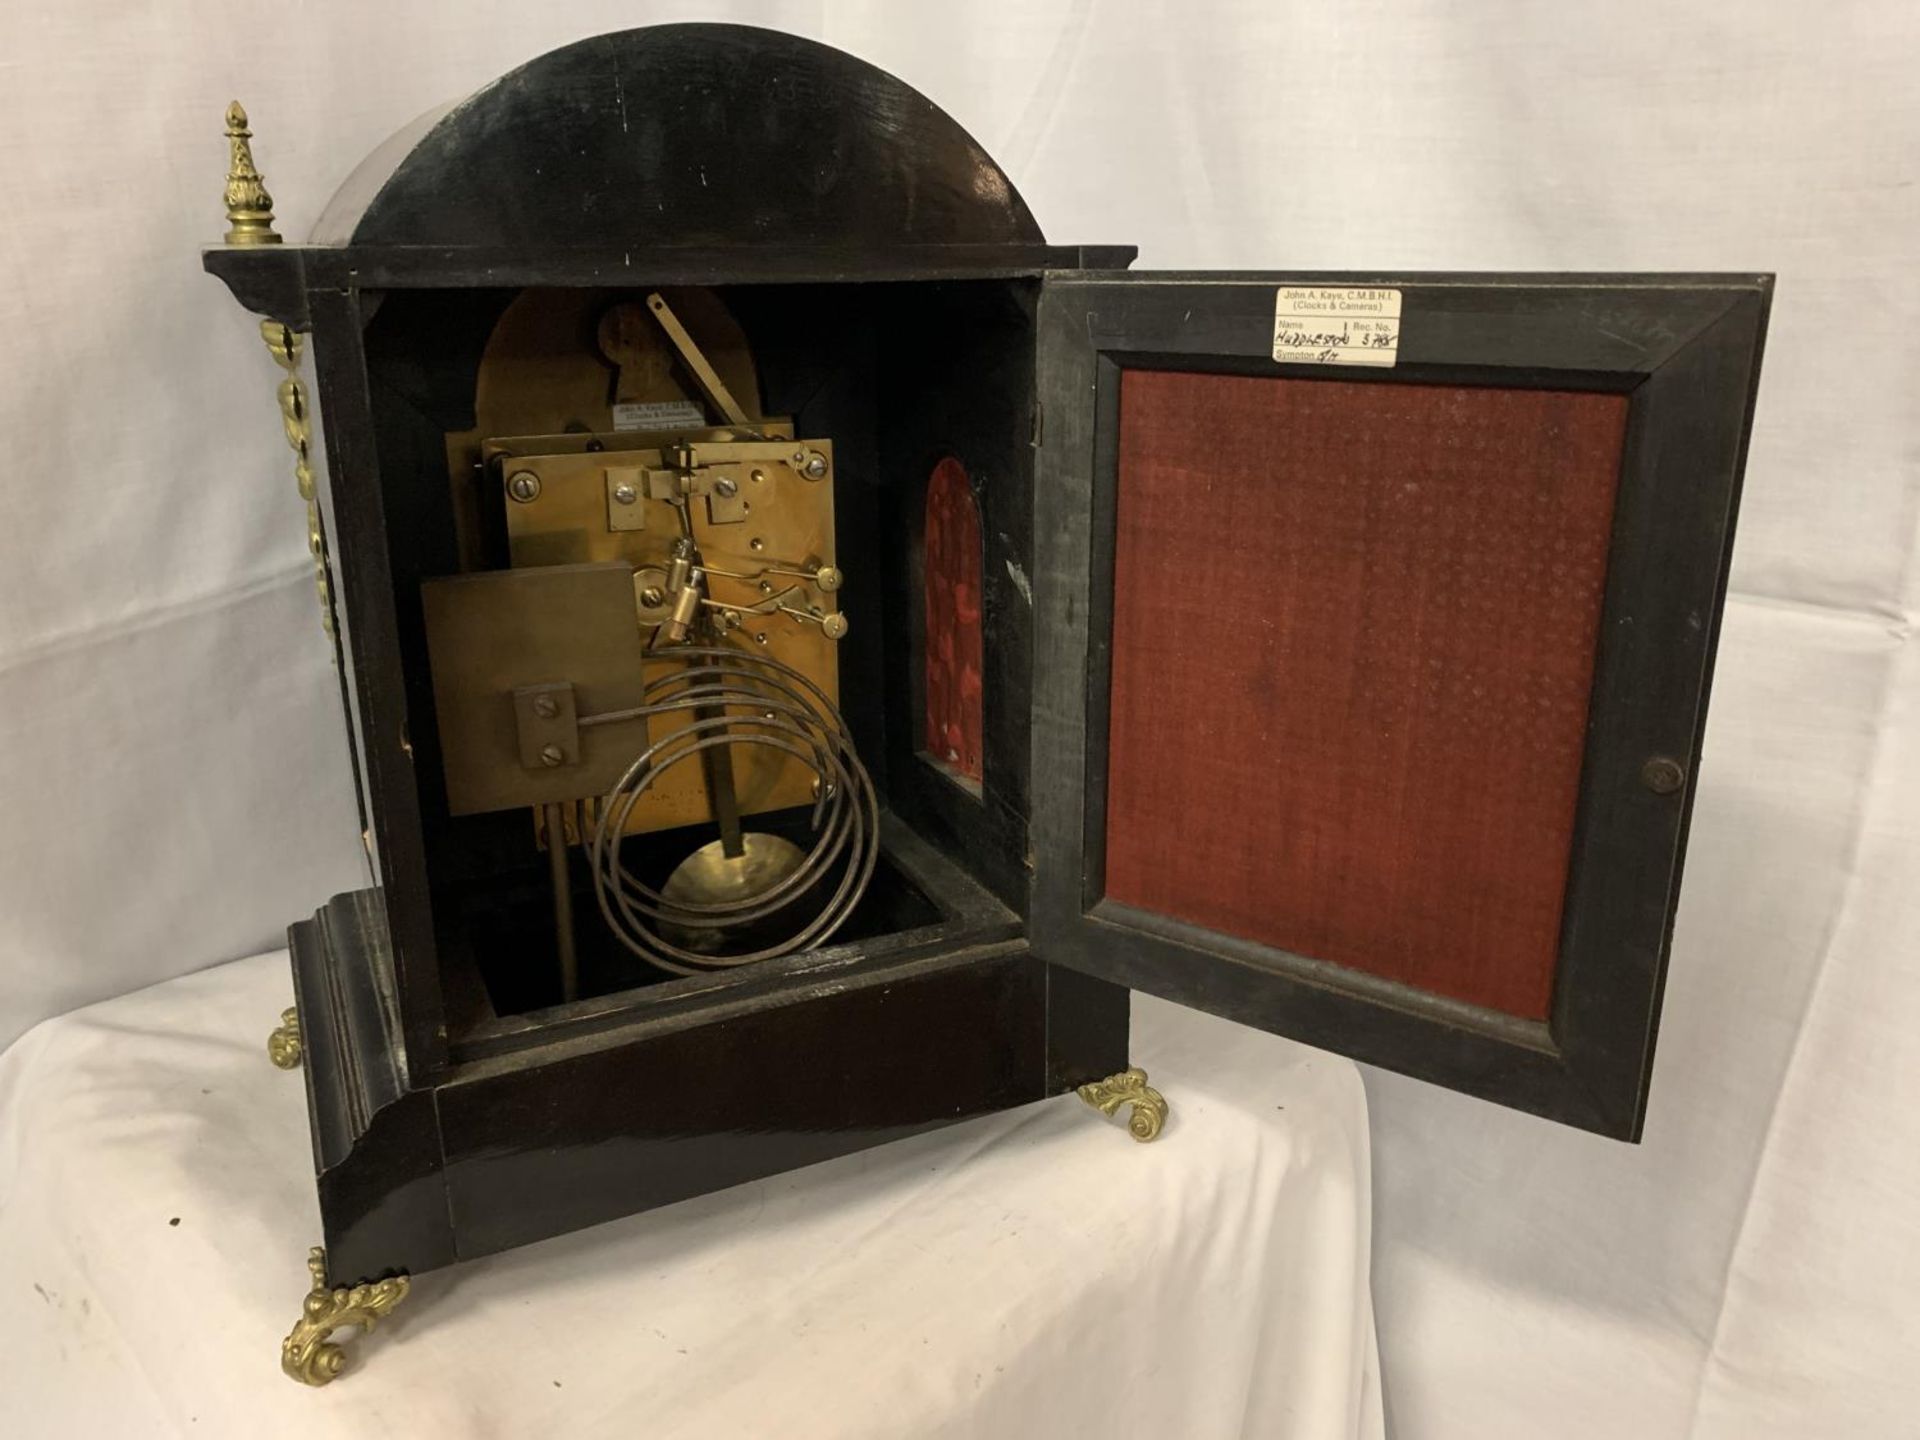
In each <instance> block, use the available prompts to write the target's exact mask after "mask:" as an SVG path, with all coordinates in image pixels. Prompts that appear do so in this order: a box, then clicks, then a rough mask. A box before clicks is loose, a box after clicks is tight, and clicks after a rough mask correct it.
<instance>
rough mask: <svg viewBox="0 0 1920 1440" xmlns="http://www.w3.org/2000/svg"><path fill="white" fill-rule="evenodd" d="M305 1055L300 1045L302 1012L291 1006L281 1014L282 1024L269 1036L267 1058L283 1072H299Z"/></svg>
mask: <svg viewBox="0 0 1920 1440" xmlns="http://www.w3.org/2000/svg"><path fill="white" fill-rule="evenodd" d="M304 1053H305V1051H304V1050H303V1049H302V1048H301V1044H300V1012H299V1011H298V1010H295V1009H294V1008H293V1007H292V1006H291V1005H289V1006H288V1007H287V1008H286V1009H285V1010H282V1011H281V1012H280V1024H279V1026H278V1027H277V1028H276V1029H275V1030H274V1032H273V1033H272V1034H271V1035H269V1036H267V1058H268V1059H269V1060H271V1061H273V1063H274V1064H276V1065H278V1066H279V1067H280V1068H281V1069H282V1070H298V1069H299V1068H300V1057H301V1056H302V1055H303V1054H304Z"/></svg>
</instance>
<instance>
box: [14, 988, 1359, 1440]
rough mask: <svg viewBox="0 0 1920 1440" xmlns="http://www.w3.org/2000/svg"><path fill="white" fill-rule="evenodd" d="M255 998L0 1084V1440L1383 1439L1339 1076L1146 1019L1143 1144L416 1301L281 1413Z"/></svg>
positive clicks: (288, 1224)
mask: <svg viewBox="0 0 1920 1440" xmlns="http://www.w3.org/2000/svg"><path fill="white" fill-rule="evenodd" d="M286 987H287V971H286V959H285V957H284V956H283V955H269V956H262V957H259V958H258V959H254V960H245V961H240V962H237V963H235V964H231V965H223V966H219V967H216V968H214V969H211V970H206V971H202V972H200V973H199V974H195V975H190V976H186V977H183V978H181V979H177V980H172V981H169V982H167V983H166V984H163V985H156V986H153V987H151V988H149V989H146V990H143V991H140V992H138V993H137V994H133V995H127V996H122V997H121V998H119V999H116V1000H109V1001H105V1002H103V1003H101V1004H99V1005H95V1006H92V1007H90V1008H88V1009H85V1010H81V1011H79V1012H77V1013H74V1014H71V1015H66V1016H62V1017H60V1018H59V1019H56V1020H52V1021H49V1022H48V1023H47V1024H46V1025H44V1026H42V1027H40V1028H39V1029H38V1030H36V1031H35V1032H34V1034H33V1035H32V1036H31V1037H29V1038H28V1039H27V1040H26V1041H24V1042H22V1043H21V1044H19V1045H17V1046H15V1047H14V1048H13V1049H12V1050H10V1051H9V1052H8V1053H7V1054H6V1055H5V1056H0V1294H3V1295H6V1296H7V1297H9V1299H10V1301H11V1302H12V1303H10V1304H9V1305H7V1306H6V1307H5V1308H4V1309H0V1387H3V1388H4V1393H5V1395H6V1407H7V1427H8V1428H7V1432H6V1433H7V1434H9V1435H17V1436H21V1437H32V1440H40V1437H47V1440H56V1437H57V1440H90V1437H94V1436H100V1437H107V1436H127V1437H134V1436H138V1437H147V1436H157V1435H182V1436H188V1435H191V1436H214V1437H228V1436H233V1437H245V1436H254V1435H258V1434H259V1433H260V1432H261V1431H262V1430H263V1429H267V1430H271V1432H272V1433H273V1434H275V1435H281V1436H287V1437H294V1436H302V1437H311V1440H357V1437H361V1436H365V1435H366V1434H367V1433H368V1432H369V1430H374V1429H377V1430H379V1431H380V1432H382V1433H386V1434H392V1435H404V1436H420V1437H435V1440H438V1437H458V1436H496V1435H497V1436H505V1437H520V1436H549V1435H554V1436H559V1435H566V1436H577V1437H600V1436H607V1437H616V1436H618V1437H625V1436H631V1435H635V1434H644V1435H646V1436H648V1437H650V1440H669V1437H684V1440H708V1437H711V1436H734V1435H752V1436H758V1435H770V1436H771V1435H778V1436H782V1437H788V1440H815V1437H818V1440H895V1437H900V1436H912V1437H914V1440H935V1437H940V1440H1004V1437H1007V1436H1072V1435H1110V1436H1129V1437H1131V1436H1138V1437H1143V1440H1144V1437H1158V1436H1179V1437H1181V1440H1236V1437H1239V1436H1242V1435H1260V1436H1263V1437H1273V1440H1384V1430H1383V1428H1382V1412H1381V1407H1380V1393H1379V1380H1378V1368H1377V1361H1376V1356H1375V1352H1374V1343H1373V1338H1374V1337H1373V1316H1372V1308H1371V1305H1370V1303H1369V1299H1368V1293H1367V1284H1366V1276H1367V1246H1368V1233H1367V1219H1368V1188H1367V1111H1366V1096H1365V1092H1364V1091H1363V1089H1362V1086H1361V1083H1360V1076H1359V1073H1358V1072H1357V1071H1356V1070H1355V1069H1354V1067H1353V1066H1352V1065H1351V1064H1349V1063H1348V1062H1346V1061H1344V1060H1336V1059H1331V1058H1330V1057H1328V1056H1325V1055H1322V1054H1320V1053H1319V1052H1317V1051H1314V1050H1309V1049H1308V1048H1306V1047H1305V1046H1303V1045H1295V1044H1291V1043H1290V1042H1287V1041H1284V1040H1276V1039H1273V1038H1272V1037H1270V1036H1266V1035H1258V1034H1254V1033H1252V1032H1250V1031H1246V1030H1242V1029H1239V1028H1238V1027H1236V1026H1232V1025H1229V1024H1227V1023H1226V1022H1225V1021H1222V1020H1215V1019H1212V1018H1211V1017H1208V1016H1203V1015H1195V1014H1193V1013H1191V1012H1190V1011H1185V1010H1181V1009H1178V1008H1177V1007H1174V1006H1171V1005H1167V1004H1165V1003H1163V1002H1158V1001H1144V1002H1142V1004H1141V1007H1140V1010H1139V1012H1138V1014H1137V1015H1136V1020H1135V1054H1136V1055H1137V1057H1138V1058H1139V1059H1140V1061H1141V1062H1142V1063H1143V1064H1145V1065H1147V1066H1148V1067H1150V1068H1152V1069H1155V1070H1158V1071H1159V1072H1161V1073H1162V1074H1166V1075H1172V1076H1179V1077H1181V1080H1180V1084H1179V1085H1178V1087H1177V1088H1176V1090H1175V1093H1174V1096H1173V1105H1174V1113H1173V1115H1172V1118H1170V1119H1169V1121H1168V1122H1167V1128H1166V1129H1165V1130H1164V1131H1163V1132H1162V1134H1161V1136H1160V1138H1159V1139H1158V1140H1157V1141H1155V1142H1154V1144H1153V1145H1152V1146H1151V1147H1142V1146H1140V1145H1137V1144H1135V1143H1134V1142H1133V1141H1132V1140H1130V1139H1129V1138H1128V1137H1127V1134H1126V1132H1125V1130H1124V1129H1123V1128H1122V1127H1121V1126H1120V1125H1119V1124H1118V1123H1115V1122H1110V1121H1107V1120H1105V1119H1103V1118H1102V1117H1101V1116H1099V1115H1096V1114H1095V1113H1094V1112H1092V1111H1090V1110H1088V1109H1087V1108H1086V1107H1085V1106H1083V1105H1082V1104H1081V1103H1080V1102H1079V1101H1078V1100H1077V1099H1075V1098H1073V1097H1071V1096H1064V1097H1061V1098H1060V1099H1057V1100H1053V1101H1051V1102H1049V1103H1047V1104H1044V1105H1030V1106H1025V1107H1023V1108H1021V1109H1019V1110H1012V1111H1007V1112H1004V1113H1002V1114H999V1115H994V1116H990V1117H987V1118H983V1119H979V1120H974V1121H970V1122H968V1123H966V1124H964V1125H959V1126H956V1127H954V1128H952V1129H949V1130H946V1131H943V1132H939V1133H936V1134H932V1135H925V1136H919V1137H916V1138H914V1139H912V1140H907V1141H902V1142H900V1143H898V1144H894V1145H887V1146H882V1147H880V1148H878V1149H875V1150H870V1151H867V1152H865V1153H863V1154H859V1155H852V1156H847V1157H845V1158H843V1159H840V1160H836V1161H831V1162H829V1163H827V1164H824V1165H816V1166H813V1167H811V1168H809V1169H806V1170H801V1171H797V1172H794V1173H791V1174H787V1175H780V1176H776V1177H774V1178H772V1179H769V1180H763V1181H758V1182H755V1183H752V1184H747V1185H740V1186H736V1187H735V1188H734V1189H731V1190H728V1191H724V1192H722V1193H721V1194H718V1195H709V1196H705V1197H702V1198H701V1199H697V1200H690V1201H687V1202H685V1203H684V1204H680V1205H675V1206H671V1207H669V1208H667V1209H665V1210H660V1211H656V1212H654V1213H653V1214H651V1215H643V1216H636V1217H632V1218H629V1219H626V1220H621V1221H616V1222H614V1223H613V1224H610V1225H604V1226H600V1227H598V1228H596V1229H593V1230H587V1231H582V1232H580V1233H577V1234H574V1235H568V1236H564V1237H562V1238H560V1239H557V1240H553V1241H550V1242H548V1243H546V1244H543V1245H536V1246H532V1247H529V1248H527V1249H524V1250H518V1251H514V1252H511V1253H510V1254H507V1255H502V1256H497V1257H493V1258H490V1259H486V1260H481V1261H476V1262H474V1263H473V1264H471V1265H467V1266H463V1267H460V1268H458V1269H454V1270H447V1271H439V1272H435V1273H433V1274H429V1275H425V1276H422V1277H421V1278H419V1279H418V1280H416V1281H415V1282H414V1293H413V1294H412V1295H410V1296H409V1297H408V1298H407V1300H406V1301H405V1302H404V1303H403V1304H402V1306H401V1307H400V1308H399V1309H398V1310H396V1311H395V1312H394V1314H393V1316H392V1317H391V1318H390V1319H389V1320H387V1321H383V1322H382V1323H381V1325H380V1328H379V1329H378V1330H377V1331H376V1332H375V1333H374V1334H373V1335H371V1336H369V1337H366V1338H365V1339H355V1338H353V1337H351V1336H350V1335H342V1336H341V1337H340V1338H341V1342H342V1344H343V1345H345V1346H348V1347H350V1351H351V1356H352V1358H351V1360H350V1361H349V1363H350V1364H351V1365H352V1366H353V1369H352V1371H351V1372H350V1373H348V1374H346V1375H344V1376H343V1377H341V1378H340V1379H339V1380H336V1381H335V1382H334V1383H333V1385H332V1386H330V1387H329V1388H328V1389H327V1390H325V1391H324V1392H306V1391H302V1390H300V1389H297V1388H296V1387H295V1386H294V1384H293V1382H291V1381H289V1380H287V1379H285V1378H284V1377H283V1376H282V1375H281V1374H280V1370H279V1365H278V1360H277V1354H276V1347H277V1346H278V1343H279V1337H280V1336H281V1335H283V1334H285V1333H286V1331H287V1330H288V1328H289V1327H291V1326H292V1324H293V1322H294V1320H295V1319H297V1318H298V1316H299V1314H300V1300H301V1298H302V1296H303V1294H304V1292H305V1286H306V1275H305V1266H304V1260H305V1256H306V1246H307V1245H309V1244H311V1243H312V1241H313V1240H314V1239H315V1238H317V1227H318V1224H319V1221H318V1217H317V1215H316V1214H315V1212H314V1201H313V1192H312V1188H311V1177H310V1173H309V1171H308V1169H307V1166H306V1165H305V1163H304V1157H303V1156H302V1154H301V1152H302V1150H303V1149H304V1146H303V1144H302V1141H303V1140H304V1138H305V1131H306V1118H305V1115H304V1114H303V1113H302V1112H303V1103H304V1102H303V1099H302V1088H303V1087H302V1085H301V1083H300V1077H299V1076H298V1075H286V1074H281V1073H280V1072H278V1071H276V1070H274V1069H272V1068H271V1067H270V1066H269V1065H268V1064H267V1059H266V1053H265V1049H264V1047H263V1046H262V1044H261V1035H262V1030H261V1017H262V1016H271V1015H272V1013H273V1009H274V1007H275V1006H276V1005H278V1004H279V1003H280V1000H281V998H282V997H284V995H285V993H286ZM805 1063H806V1057H805V1056H803V1055H800V1056H795V1057H794V1064H795V1065H804V1064H805ZM1123 1118H1124V1117H1123Z"/></svg>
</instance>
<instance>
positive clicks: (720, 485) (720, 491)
mask: <svg viewBox="0 0 1920 1440" xmlns="http://www.w3.org/2000/svg"><path fill="white" fill-rule="evenodd" d="M713 493H714V494H716V495H718V496H719V497H720V498H721V499H722V500H731V499H732V498H733V497H734V496H736V495H738V494H739V493H740V486H739V484H738V483H737V482H736V481H734V480H731V479H729V478H728V477H727V476H725V475H722V476H721V477H720V478H719V479H718V480H716V481H714V482H713Z"/></svg>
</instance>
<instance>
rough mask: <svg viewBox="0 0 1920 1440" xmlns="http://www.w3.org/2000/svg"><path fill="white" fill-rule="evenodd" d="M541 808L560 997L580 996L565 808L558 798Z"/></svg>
mask: <svg viewBox="0 0 1920 1440" xmlns="http://www.w3.org/2000/svg"><path fill="white" fill-rule="evenodd" d="M541 809H542V810H543V811H544V812H545V815H546V825H547V874H548V876H549V877H550V878H551V879H552V881H553V940H554V945H555V947H556V948H557V949H558V950H559V952H560V999H561V1000H562V1001H563V1002H571V1001H574V1000H578V999H579V998H580V957H579V955H578V954H577V953H576V952H575V950H574V948H573V883H572V879H571V877H570V876H569V875H568V872H567V812H566V807H565V806H564V805H562V804H560V803H559V802H558V801H550V802H549V803H547V804H546V805H543V806H542V807H541Z"/></svg>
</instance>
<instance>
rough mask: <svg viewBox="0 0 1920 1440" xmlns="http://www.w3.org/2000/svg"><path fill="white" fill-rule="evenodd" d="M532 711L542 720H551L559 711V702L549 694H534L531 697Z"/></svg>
mask: <svg viewBox="0 0 1920 1440" xmlns="http://www.w3.org/2000/svg"><path fill="white" fill-rule="evenodd" d="M533 713H534V714H536V715H538V716H539V717H540V718H541V719H542V720H551V719H553V717H554V716H556V715H558V714H559V713H560V705H559V702H558V701H556V700H555V699H554V698H553V696H551V695H536V696H534V697H533Z"/></svg>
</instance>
